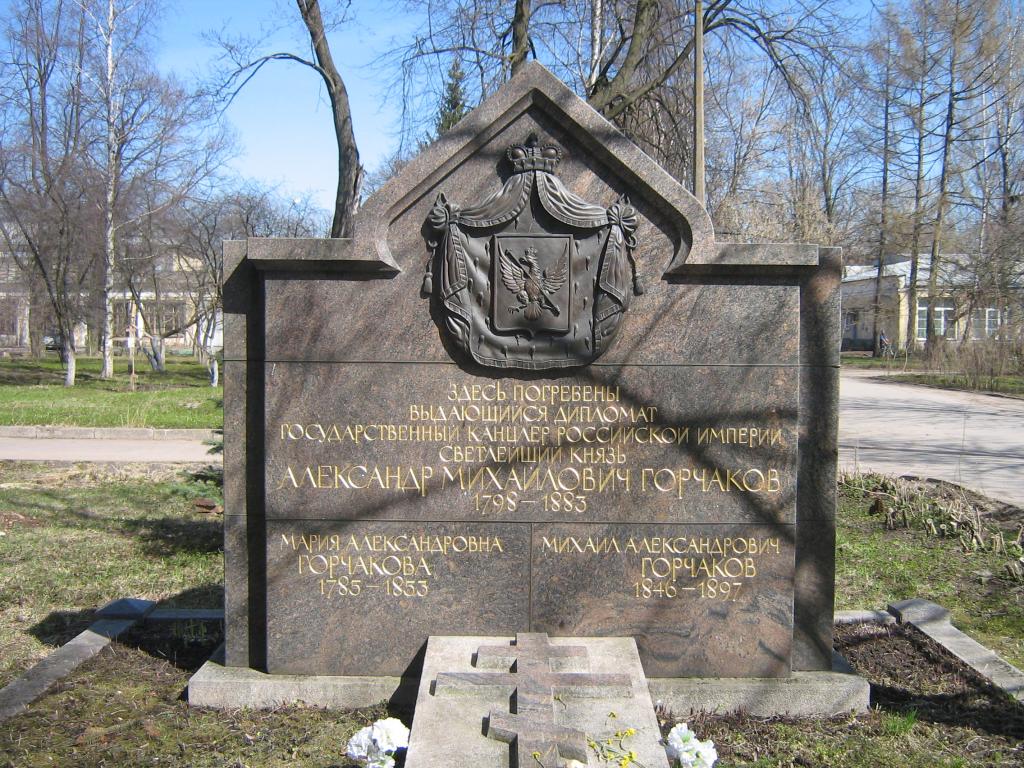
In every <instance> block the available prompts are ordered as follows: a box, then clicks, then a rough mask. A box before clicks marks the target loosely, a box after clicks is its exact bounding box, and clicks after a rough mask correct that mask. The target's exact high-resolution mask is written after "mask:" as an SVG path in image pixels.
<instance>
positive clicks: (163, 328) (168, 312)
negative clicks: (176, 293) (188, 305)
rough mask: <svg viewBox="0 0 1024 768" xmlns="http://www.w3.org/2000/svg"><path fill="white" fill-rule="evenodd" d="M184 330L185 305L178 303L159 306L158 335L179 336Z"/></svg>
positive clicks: (166, 303)
mask: <svg viewBox="0 0 1024 768" xmlns="http://www.w3.org/2000/svg"><path fill="white" fill-rule="evenodd" d="M184 330H185V304H184V302H180V301H172V302H165V303H163V304H161V305H160V335H161V336H163V337H165V338H166V337H167V336H179V335H181V333H182V332H183V331H184Z"/></svg>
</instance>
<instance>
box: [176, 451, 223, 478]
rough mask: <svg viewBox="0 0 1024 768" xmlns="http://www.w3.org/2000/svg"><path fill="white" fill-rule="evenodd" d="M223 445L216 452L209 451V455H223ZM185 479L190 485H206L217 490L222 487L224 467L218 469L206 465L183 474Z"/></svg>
mask: <svg viewBox="0 0 1024 768" xmlns="http://www.w3.org/2000/svg"><path fill="white" fill-rule="evenodd" d="M223 449H224V446H223V444H222V445H221V446H220V450H218V451H213V450H211V451H209V453H223V452H224V450H223ZM183 474H184V475H185V479H186V480H187V481H188V482H192V483H208V484H210V485H213V486H216V487H217V488H223V487H224V467H222V466H221V467H218V466H215V465H213V464H207V465H206V466H205V467H203V468H202V469H196V470H191V471H188V472H184V473H183Z"/></svg>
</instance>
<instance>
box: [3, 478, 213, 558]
mask: <svg viewBox="0 0 1024 768" xmlns="http://www.w3.org/2000/svg"><path fill="white" fill-rule="evenodd" d="M33 496H34V497H35V498H32V499H29V498H23V499H19V500H18V502H17V506H18V509H19V510H20V511H21V513H22V514H25V513H28V514H29V515H31V514H32V512H33V511H35V512H37V513H39V514H38V515H37V517H39V518H40V519H41V520H43V519H45V518H46V517H53V516H54V515H56V516H59V517H63V518H65V520H64V521H63V523H62V524H63V525H65V526H67V527H79V528H85V529H87V530H91V531H98V532H101V533H105V534H110V535H114V536H121V537H126V538H132V539H134V540H136V541H138V542H139V544H140V547H141V549H142V553H143V554H145V555H149V556H153V557H168V556H171V555H177V554H195V555H203V554H212V553H215V552H219V551H221V549H222V548H223V537H224V524H223V521H222V519H221V517H220V516H219V515H212V514H211V515H200V514H198V513H195V512H175V513H173V514H168V515H167V516H163V517H158V516H136V517H127V518H124V517H116V516H112V515H110V514H107V513H100V512H96V511H94V508H95V506H94V505H91V504H82V503H81V502H79V503H77V504H74V503H69V500H68V499H67V498H66V497H65V496H64V495H63V494H62V492H61V491H57V490H48V491H42V492H36V493H34V494H33ZM154 503H156V504H160V503H163V504H167V503H169V500H157V501H156V502H154V501H152V500H147V501H146V502H139V503H136V502H133V501H131V500H129V502H128V504H129V505H131V506H137V507H138V506H150V507H151V506H152V505H153V504H154ZM68 518H70V519H71V520H68ZM71 521H73V523H71V525H70V526H68V523H69V522H71Z"/></svg>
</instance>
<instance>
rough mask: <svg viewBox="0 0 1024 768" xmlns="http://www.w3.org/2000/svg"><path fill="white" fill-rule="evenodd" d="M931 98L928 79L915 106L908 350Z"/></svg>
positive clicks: (912, 338)
mask: <svg viewBox="0 0 1024 768" xmlns="http://www.w3.org/2000/svg"><path fill="white" fill-rule="evenodd" d="M926 100H927V94H926V92H925V84H924V82H923V81H922V82H920V83H918V90H917V105H916V109H915V118H914V120H915V130H916V131H917V136H916V137H915V140H916V143H917V147H916V148H917V157H916V158H915V170H914V223H913V231H912V233H911V237H910V275H909V276H908V278H907V340H906V348H907V350H908V351H909V350H911V349H913V346H914V345H915V344H916V343H917V275H918V270H919V268H920V262H921V229H922V224H923V221H922V220H923V218H924V210H923V208H924V175H925V166H924V161H925V145H924V143H925V139H926V136H927V130H926V127H925V124H924V120H925V115H924V108H925V102H926Z"/></svg>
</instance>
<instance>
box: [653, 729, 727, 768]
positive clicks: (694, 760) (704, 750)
mask: <svg viewBox="0 0 1024 768" xmlns="http://www.w3.org/2000/svg"><path fill="white" fill-rule="evenodd" d="M666 742H667V743H666V746H665V752H667V753H668V759H669V761H670V762H671V763H672V764H673V766H676V765H678V766H679V768H712V766H714V764H715V761H717V760H718V752H717V751H716V750H715V744H714V742H712V741H711V740H710V739H709V740H708V741H701V740H700V739H698V738H697V735H696V734H695V733H694V732H693V731H691V730H690V729H689V728H688V727H687V726H686V723H680V724H679V725H677V726H675V727H674V728H673V729H672V730H671V731H669V732H668V739H667V740H666Z"/></svg>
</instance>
